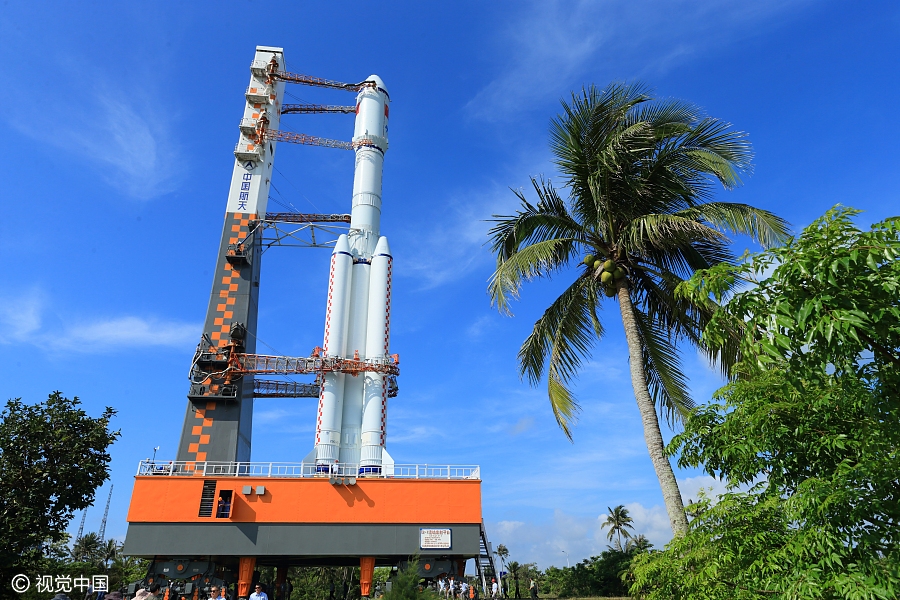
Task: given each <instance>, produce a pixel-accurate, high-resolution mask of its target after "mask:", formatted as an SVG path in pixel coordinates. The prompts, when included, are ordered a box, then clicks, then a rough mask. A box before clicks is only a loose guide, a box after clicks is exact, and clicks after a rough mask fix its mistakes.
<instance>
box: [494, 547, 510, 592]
mask: <svg viewBox="0 0 900 600" xmlns="http://www.w3.org/2000/svg"><path fill="white" fill-rule="evenodd" d="M497 556H499V557H500V564H501V565H502V566H503V568H504V570H505V569H506V559H507V558H508V557H509V548H507V547H506V546H504V545H503V544H497ZM497 583H499V584H500V596H501V597H503V578H502V577H500V576H499V575H498V577H497Z"/></svg>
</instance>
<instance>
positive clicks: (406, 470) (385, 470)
mask: <svg viewBox="0 0 900 600" xmlns="http://www.w3.org/2000/svg"><path fill="white" fill-rule="evenodd" d="M362 469H364V470H365V473H364V474H362V473H360V471H361V467H360V465H357V464H349V463H348V464H344V463H336V464H334V465H331V468H330V469H328V470H326V471H323V470H322V465H317V464H316V463H311V462H299V463H294V462H216V461H159V460H150V459H145V460H142V461H141V462H140V463H139V464H138V470H137V475H138V476H146V475H153V476H163V477H292V478H294V477H296V478H303V477H311V478H312V477H326V478H327V477H328V476H329V475H332V476H338V477H357V476H360V477H363V478H365V479H445V480H446V479H469V480H473V479H474V480H479V479H481V467H479V466H478V465H430V464H394V465H388V464H386V465H383V466H382V467H381V472H380V473H375V472H371V469H372V467H371V466H363V467H362Z"/></svg>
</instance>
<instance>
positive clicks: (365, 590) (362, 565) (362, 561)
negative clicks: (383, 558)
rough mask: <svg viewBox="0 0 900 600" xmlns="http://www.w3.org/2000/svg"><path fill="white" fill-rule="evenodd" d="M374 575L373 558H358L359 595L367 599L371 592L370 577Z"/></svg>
mask: <svg viewBox="0 0 900 600" xmlns="http://www.w3.org/2000/svg"><path fill="white" fill-rule="evenodd" d="M374 573H375V557H374V556H361V557H360V558H359V593H360V595H361V596H363V597H368V596H369V595H370V592H371V591H372V576H373V575H374Z"/></svg>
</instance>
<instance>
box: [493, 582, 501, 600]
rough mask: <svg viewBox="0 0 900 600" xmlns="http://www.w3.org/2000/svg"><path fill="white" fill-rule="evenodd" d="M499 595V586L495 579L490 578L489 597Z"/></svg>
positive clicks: (497, 596)
mask: <svg viewBox="0 0 900 600" xmlns="http://www.w3.org/2000/svg"><path fill="white" fill-rule="evenodd" d="M499 597H500V586H499V585H497V580H496V579H493V578H492V579H491V598H499Z"/></svg>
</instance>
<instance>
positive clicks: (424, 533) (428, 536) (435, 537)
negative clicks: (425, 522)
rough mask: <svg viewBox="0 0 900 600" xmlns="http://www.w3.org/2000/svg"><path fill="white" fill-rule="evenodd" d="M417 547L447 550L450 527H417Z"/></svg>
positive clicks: (448, 547)
mask: <svg viewBox="0 0 900 600" xmlns="http://www.w3.org/2000/svg"><path fill="white" fill-rule="evenodd" d="M419 549H421V550H445V549H446V550H449V549H450V529H425V528H424V527H423V528H421V529H419Z"/></svg>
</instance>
